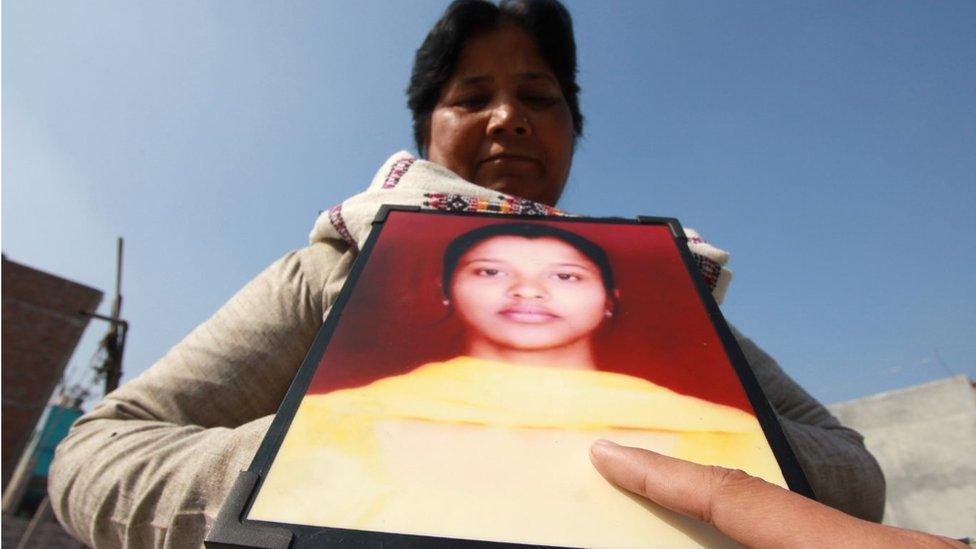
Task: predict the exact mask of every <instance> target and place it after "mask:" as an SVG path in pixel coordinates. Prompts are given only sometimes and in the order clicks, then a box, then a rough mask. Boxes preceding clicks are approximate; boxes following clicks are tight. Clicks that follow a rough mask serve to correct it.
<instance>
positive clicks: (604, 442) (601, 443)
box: [593, 438, 620, 448]
mask: <svg viewBox="0 0 976 549" xmlns="http://www.w3.org/2000/svg"><path fill="white" fill-rule="evenodd" d="M593 446H602V447H604V448H616V447H618V446H620V445H619V444H617V443H616V442H613V441H610V440H607V439H605V438H601V439H600V440H598V441H596V442H594V443H593Z"/></svg>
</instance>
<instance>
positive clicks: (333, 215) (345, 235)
mask: <svg viewBox="0 0 976 549" xmlns="http://www.w3.org/2000/svg"><path fill="white" fill-rule="evenodd" d="M329 222H330V223H332V227H334V228H335V230H336V232H337V233H339V236H341V237H342V239H343V240H345V241H346V244H349V246H351V247H352V249H353V250H356V251H357V252H358V251H359V246H357V245H356V240H355V239H353V237H352V235H351V234H349V228H348V227H346V220H345V219H343V218H342V204H336V205H335V206H332V209H330V210H329Z"/></svg>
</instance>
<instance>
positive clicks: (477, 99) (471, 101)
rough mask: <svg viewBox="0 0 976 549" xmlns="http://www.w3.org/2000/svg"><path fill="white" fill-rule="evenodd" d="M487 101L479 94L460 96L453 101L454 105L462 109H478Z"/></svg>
mask: <svg viewBox="0 0 976 549" xmlns="http://www.w3.org/2000/svg"><path fill="white" fill-rule="evenodd" d="M486 103H488V99H487V98H485V97H481V96H479V95H476V96H472V97H462V98H461V99H458V100H457V101H455V102H454V105H455V106H458V107H461V108H462V109H478V108H481V107H483V106H485V104H486Z"/></svg>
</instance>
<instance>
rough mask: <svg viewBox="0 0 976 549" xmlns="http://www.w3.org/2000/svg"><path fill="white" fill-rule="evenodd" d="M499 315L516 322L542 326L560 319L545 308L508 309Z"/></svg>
mask: <svg viewBox="0 0 976 549" xmlns="http://www.w3.org/2000/svg"><path fill="white" fill-rule="evenodd" d="M498 314H500V315H501V316H503V317H505V318H507V319H508V320H512V321H515V322H520V323H523V324H542V323H545V322H550V321H553V320H556V319H557V318H559V315H557V314H555V313H553V312H552V311H550V310H548V309H546V308H544V307H534V306H522V305H516V306H514V307H506V308H504V309H502V310H501V311H498Z"/></svg>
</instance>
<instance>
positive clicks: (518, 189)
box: [50, 0, 884, 546]
mask: <svg viewBox="0 0 976 549" xmlns="http://www.w3.org/2000/svg"><path fill="white" fill-rule="evenodd" d="M578 90H579V87H578V85H577V83H576V54H575V41H574V38H573V31H572V23H571V19H570V16H569V13H568V12H567V11H566V10H565V8H564V7H563V6H562V5H561V4H559V3H558V2H556V1H514V2H504V3H503V4H502V5H501V6H500V7H499V6H495V5H493V4H490V3H488V2H481V1H477V0H472V1H467V0H465V1H460V2H455V3H453V4H451V5H450V6H449V7H448V8H447V10H446V11H445V13H444V15H443V17H442V18H441V20H440V21H439V22H438V23H437V24H436V25H435V26H434V28H433V29H432V30H431V32H430V34H429V35H428V37H427V39H426V40H425V41H424V43H423V45H422V46H421V47H420V49H419V50H418V52H417V56H416V60H415V64H414V70H413V74H412V76H411V82H410V88H409V90H408V103H409V105H410V108H411V110H412V112H413V117H414V136H415V139H416V142H417V148H418V151H419V153H420V155H421V156H422V157H423V158H426V160H424V159H416V158H414V157H413V156H412V155H409V154H398V155H394V156H393V157H391V158H390V159H389V160H388V161H387V162H386V163H384V165H383V166H382V167H381V168H380V170H379V171H378V173H377V176H376V178H375V179H374V181H373V184H372V185H371V186H370V189H369V190H367V191H366V192H364V193H362V194H361V195H357V196H356V197H353V198H351V199H349V200H347V201H346V202H344V203H342V204H340V205H337V206H336V207H334V208H332V209H330V210H328V211H326V212H325V213H324V214H323V216H322V217H321V218H320V219H319V220H318V222H317V223H316V225H315V228H314V229H313V231H312V234H311V235H310V245H309V246H308V247H307V248H305V249H302V250H299V251H296V252H293V253H290V254H288V255H286V256H285V257H284V258H282V259H281V260H280V261H279V262H277V263H275V264H274V265H272V266H271V267H269V268H268V269H267V270H266V271H265V272H263V273H262V274H260V275H259V276H258V277H257V278H255V279H254V280H253V281H252V282H251V283H249V284H248V285H247V286H246V287H245V288H244V289H242V290H241V291H240V292H239V293H238V294H237V295H236V296H234V297H233V298H232V299H231V300H230V301H229V302H228V303H227V304H226V305H224V307H222V308H221V309H220V310H219V311H218V312H217V313H216V314H215V315H214V316H213V317H212V318H211V319H209V320H207V321H206V322H205V323H203V324H202V325H201V326H200V327H198V328H197V329H196V330H194V331H193V332H192V333H190V334H189V335H188V336H187V337H186V338H185V339H184V340H183V341H182V342H181V343H179V344H178V345H177V346H176V347H174V348H173V349H172V350H171V351H170V352H169V353H167V355H166V356H164V357H163V358H161V359H160V361H159V362H157V363H156V364H155V365H154V366H153V367H152V368H150V369H149V370H148V371H147V372H145V373H144V374H143V375H141V376H139V377H138V378H137V379H135V380H132V381H131V382H129V383H127V384H126V385H124V386H123V387H121V388H120V389H119V390H117V391H115V392H113V393H112V394H110V395H108V396H107V397H106V398H105V400H104V401H103V402H102V403H101V404H99V405H98V406H96V407H95V408H94V409H93V410H92V411H90V412H89V413H88V414H86V415H85V416H84V417H83V418H81V419H80V420H79V421H78V422H77V423H76V424H75V426H74V427H73V429H72V431H71V433H70V434H69V436H68V437H67V438H66V439H65V441H64V442H63V443H62V445H61V446H60V447H59V450H58V453H57V456H56V458H55V461H54V463H53V465H52V471H51V478H50V494H51V501H52V508H53V509H54V512H55V514H56V515H57V516H58V518H59V519H60V520H61V522H62V523H63V524H65V526H66V527H67V528H68V529H69V531H71V532H72V533H73V534H74V535H75V536H76V537H78V538H79V539H81V540H83V541H85V542H86V543H87V544H89V545H93V546H118V545H125V544H128V545H133V546H137V545H153V546H160V545H168V546H196V545H199V543H200V540H202V538H203V536H204V534H205V532H206V531H207V530H208V528H209V527H210V525H211V524H212V523H213V520H214V517H215V516H216V515H217V512H218V510H219V509H220V507H221V504H222V502H223V499H224V497H225V496H226V495H227V493H228V492H229V490H230V488H231V485H232V484H233V482H234V480H235V479H236V477H237V475H238V472H239V471H241V470H243V469H245V468H247V465H248V463H249V462H250V460H251V458H252V457H253V455H254V452H255V450H256V448H257V447H258V445H259V444H260V441H261V440H262V438H263V437H264V434H265V432H266V431H267V429H268V426H269V425H270V423H271V420H272V418H273V415H274V413H275V411H276V409H277V407H278V405H279V404H280V402H281V399H282V397H283V396H284V394H285V391H286V390H287V387H288V385H289V383H290V382H291V380H292V378H293V377H294V374H295V372H296V370H297V368H298V366H299V365H300V363H301V360H302V357H303V356H304V355H305V352H306V350H307V349H308V346H309V345H310V344H311V342H312V339H313V338H314V336H315V334H316V332H317V331H318V329H319V327H320V326H321V324H322V321H323V318H324V317H325V315H326V314H327V312H328V311H329V309H330V307H331V306H332V304H333V303H334V300H335V297H336V295H337V294H338V292H339V290H340V288H341V287H342V283H343V282H344V280H345V278H346V275H347V274H348V272H349V268H350V266H351V265H352V262H353V260H354V259H355V256H356V254H357V251H358V246H359V245H361V243H362V242H363V241H364V238H365V235H366V234H367V233H368V232H369V228H370V223H371V221H372V218H373V216H374V214H375V212H376V211H377V209H379V207H380V206H381V205H383V204H405V205H417V206H421V207H428V208H437V209H467V210H479V211H504V212H509V213H524V214H532V213H557V210H555V209H554V208H553V207H552V206H553V205H554V204H555V203H556V201H557V200H558V198H559V196H560V194H561V192H562V189H563V187H564V185H565V184H566V180H567V177H568V174H569V170H570V165H571V162H572V156H573V147H574V144H575V139H576V137H577V136H578V135H580V134H581V133H582V128H583V118H582V115H581V114H580V112H579V106H578V100H577V93H578ZM694 245H695V246H697V247H698V250H699V251H700V252H701V254H702V257H704V258H705V259H703V260H702V261H703V268H704V271H703V272H704V274H705V276H706V280H709V281H710V286H711V287H712V288H713V292H714V293H715V295H716V298H717V299H720V298H721V294H722V292H723V291H724V288H725V287H726V286H727V284H728V275H727V273H726V272H725V271H724V270H723V269H722V264H723V263H724V261H725V260H726V259H727V255H726V254H723V253H721V252H720V251H717V250H715V249H714V248H709V247H707V245H706V244H703V243H700V242H696V243H695V244H694ZM692 251H693V252H694V251H695V249H693V250H692ZM739 342H740V345H741V346H742V348H743V351H744V353H745V355H746V357H747V359H748V360H749V362H750V364H751V366H752V367H753V369H754V371H755V374H756V377H757V378H758V379H759V382H760V384H761V385H762V386H763V389H764V391H765V393H766V394H767V396H768V397H769V399H770V401H771V403H772V405H773V406H774V408H775V409H776V410H777V411H778V413H779V414H780V415H781V420H782V423H783V425H784V429H785V431H786V433H787V435H788V436H789V438H790V441H791V444H792V445H793V447H794V449H795V451H796V454H797V457H798V459H799V461H800V463H801V465H802V466H803V467H804V470H805V472H806V474H807V477H808V478H809V480H810V482H811V484H812V485H813V488H814V490H815V492H816V493H817V495H818V497H819V498H820V499H821V500H822V501H824V502H827V503H829V504H831V505H834V506H836V507H838V508H840V509H842V510H845V511H847V512H850V513H853V514H855V515H859V516H862V517H867V518H871V519H875V520H876V519H879V518H880V516H881V511H882V507H883V497H884V481H883V478H882V477H881V473H880V470H879V469H878V467H877V464H876V463H875V462H874V460H873V458H872V457H871V456H870V455H869V454H868V453H867V451H866V450H865V449H864V446H863V442H862V440H861V437H860V436H859V435H858V434H857V433H856V432H854V431H852V430H850V429H846V428H844V427H843V426H841V425H840V424H839V423H838V422H837V421H836V420H835V419H834V418H833V417H832V416H831V415H830V414H829V413H828V412H827V411H826V409H824V408H823V407H822V406H821V405H820V404H819V403H818V402H816V401H815V400H814V399H813V398H812V397H810V395H808V394H807V393H806V392H805V391H803V389H802V388H800V387H799V386H797V385H796V384H795V383H794V382H793V381H792V380H791V379H790V378H789V377H788V376H786V375H785V374H784V373H783V372H782V371H781V370H780V369H779V367H778V366H777V365H776V363H775V362H774V361H773V360H772V359H771V358H770V357H768V356H767V355H765V353H763V352H762V351H761V350H760V349H758V348H757V347H756V346H755V345H754V344H753V343H752V342H751V341H749V340H748V339H745V338H743V337H741V336H740V340H739Z"/></svg>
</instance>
